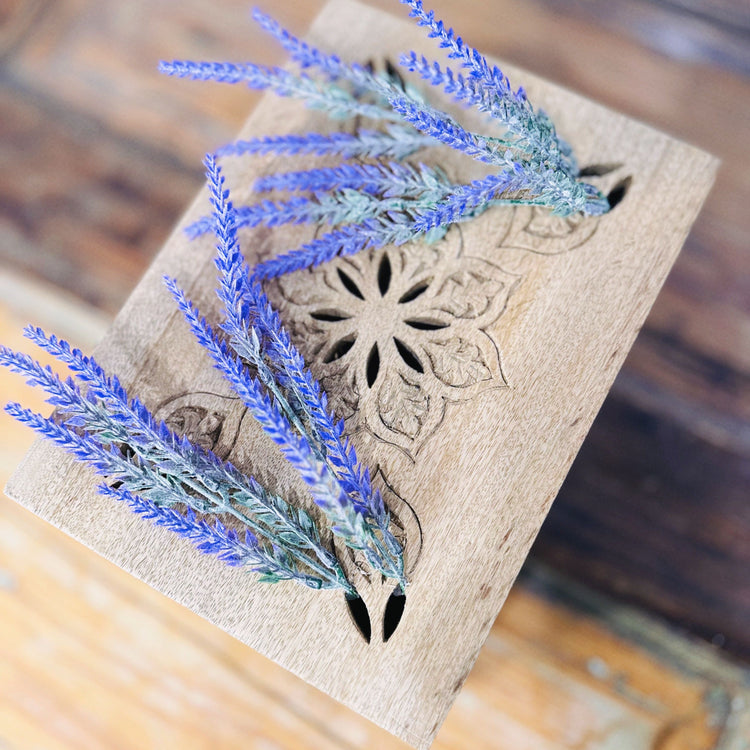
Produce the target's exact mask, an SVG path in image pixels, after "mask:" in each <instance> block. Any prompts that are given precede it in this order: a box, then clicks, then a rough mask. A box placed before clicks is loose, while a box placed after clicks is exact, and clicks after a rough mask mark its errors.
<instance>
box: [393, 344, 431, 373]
mask: <svg viewBox="0 0 750 750" xmlns="http://www.w3.org/2000/svg"><path fill="white" fill-rule="evenodd" d="M393 343H394V344H395V345H396V349H397V350H398V353H399V354H400V355H401V359H403V360H404V363H405V364H406V365H408V366H409V367H411V369H412V370H416V371H417V372H420V373H421V372H424V367H423V366H422V363H421V362H420V361H419V357H417V355H416V354H415V353H414V352H413V351H412V350H411V349H410V348H409V347H408V346H407V345H406V344H405V343H404V342H403V341H401V339H397V338H396V337H395V336H394V337H393Z"/></svg>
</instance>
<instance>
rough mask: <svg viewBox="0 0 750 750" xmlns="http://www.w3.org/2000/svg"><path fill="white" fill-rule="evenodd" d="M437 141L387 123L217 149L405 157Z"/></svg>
mask: <svg viewBox="0 0 750 750" xmlns="http://www.w3.org/2000/svg"><path fill="white" fill-rule="evenodd" d="M435 143H436V141H435V140H434V139H433V138H430V137H429V136H426V135H424V134H422V133H418V132H416V131H415V130H414V129H413V128H405V127H403V126H400V125H393V124H389V125H386V128H385V132H382V133H381V132H379V131H377V130H367V129H361V130H358V131H357V132H356V133H329V134H326V135H323V134H321V133H305V134H304V135H295V134H290V135H277V136H266V137H262V138H250V139H247V140H238V141H235V142H234V143H228V144H226V145H225V146H221V147H220V148H218V149H217V150H216V156H241V155H243V154H259V155H262V154H288V155H292V156H294V155H297V154H317V155H318V156H326V155H329V154H339V155H340V156H342V157H343V158H344V159H353V158H370V159H381V158H383V159H396V160H401V159H405V158H406V157H407V156H410V155H411V154H413V153H416V152H417V151H419V150H420V149H423V148H429V147H430V146H434V145H435Z"/></svg>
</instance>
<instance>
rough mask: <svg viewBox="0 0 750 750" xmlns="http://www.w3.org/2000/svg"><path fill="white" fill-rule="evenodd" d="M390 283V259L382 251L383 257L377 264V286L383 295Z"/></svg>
mask: <svg viewBox="0 0 750 750" xmlns="http://www.w3.org/2000/svg"><path fill="white" fill-rule="evenodd" d="M390 285H391V261H390V260H389V259H388V253H383V257H382V258H381V259H380V266H378V288H379V289H380V294H382V295H383V296H384V297H385V295H386V292H387V291H388V288H389V287H390Z"/></svg>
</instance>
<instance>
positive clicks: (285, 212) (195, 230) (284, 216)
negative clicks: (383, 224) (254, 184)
mask: <svg viewBox="0 0 750 750" xmlns="http://www.w3.org/2000/svg"><path fill="white" fill-rule="evenodd" d="M448 192H449V187H445V188H443V189H441V190H437V189H436V190H434V191H432V192H430V193H427V194H425V195H422V196H417V197H414V198H411V197H408V196H407V197H406V198H401V197H397V198H395V197H394V198H385V197H380V196H375V195H369V194H368V193H366V192H359V191H357V190H353V189H346V190H341V191H339V192H336V193H323V192H321V193H318V194H316V195H315V196H313V197H312V198H300V197H295V198H292V199H290V200H288V201H270V200H264V201H260V202H259V203H254V204H252V205H249V206H238V207H237V209H236V226H237V228H238V229H240V228H245V227H250V228H252V227H257V226H259V225H261V224H264V225H265V226H269V227H278V226H281V225H283V224H329V225H331V226H335V225H338V224H352V223H358V222H361V221H364V220H365V219H367V218H370V217H374V216H380V215H381V214H389V213H391V212H393V211H404V210H407V209H408V208H410V207H416V206H417V205H425V206H429V205H432V204H434V203H435V202H436V201H438V200H439V199H440V198H441V197H443V196H445V195H446V194H447V193H448ZM214 226H215V222H214V219H213V217H212V216H204V217H201V218H200V219H198V220H197V221H196V222H194V223H193V224H191V225H190V226H188V227H187V228H186V229H185V233H186V234H187V236H188V237H190V238H191V239H194V238H196V237H198V236H200V235H202V234H206V233H208V232H211V231H213V229H214ZM243 356H245V355H244V354H243Z"/></svg>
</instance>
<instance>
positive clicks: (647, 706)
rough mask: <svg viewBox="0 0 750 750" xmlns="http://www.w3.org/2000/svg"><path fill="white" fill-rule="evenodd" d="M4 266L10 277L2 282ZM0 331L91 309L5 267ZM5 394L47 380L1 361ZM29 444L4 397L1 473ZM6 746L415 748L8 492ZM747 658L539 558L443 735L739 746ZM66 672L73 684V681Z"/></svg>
mask: <svg viewBox="0 0 750 750" xmlns="http://www.w3.org/2000/svg"><path fill="white" fill-rule="evenodd" d="M6 281H7V282H10V279H9V278H8V277H0V282H3V283H0V288H2V289H4V290H5V289H7V287H8V284H5V283H4V282H6ZM13 281H14V282H15V284H16V285H17V286H19V287H23V295H18V294H9V295H7V297H6V296H5V295H3V296H2V299H3V302H2V303H0V340H2V341H3V342H4V343H6V344H7V345H10V346H12V347H13V348H15V349H24V350H28V351H32V350H33V347H32V346H31V345H30V344H29V342H26V341H25V340H23V339H21V337H20V330H21V327H22V326H23V325H24V324H25V323H26V322H27V321H28V320H33V321H34V322H35V323H36V324H39V325H43V326H45V327H46V328H48V329H49V330H50V331H54V332H55V333H57V334H58V335H63V336H66V337H67V338H68V339H70V340H71V341H72V342H73V343H74V344H76V345H79V346H84V347H86V348H89V347H91V346H93V344H94V342H95V341H96V340H97V339H98V336H99V335H100V332H101V327H100V325H99V324H97V323H96V322H95V321H96V318H95V315H94V313H93V311H91V310H86V309H84V308H81V306H80V305H78V306H77V308H76V306H75V305H71V304H68V302H67V301H66V300H64V299H62V298H61V297H60V296H59V293H55V292H54V290H51V289H44V288H39V287H38V286H36V285H31V284H29V283H27V282H24V280H23V279H18V278H15V279H13ZM0 392H1V393H3V395H4V396H5V397H6V398H13V399H20V400H22V401H23V402H24V403H27V404H29V405H30V406H33V407H34V408H40V406H41V401H40V394H39V393H38V392H37V391H36V390H34V389H32V388H30V387H28V386H25V385H23V384H22V383H21V382H20V380H19V378H18V377H16V376H14V375H12V374H11V373H9V372H7V371H6V370H4V369H3V370H0ZM30 443H31V435H30V433H29V431H28V430H26V429H25V428H24V427H22V426H21V425H19V424H18V423H16V422H14V421H13V420H11V419H10V418H9V417H7V416H6V415H5V414H3V413H1V412H0V455H2V457H3V462H2V464H0V482H4V481H5V480H6V478H7V476H8V473H9V471H10V468H9V467H10V466H12V465H13V463H14V462H17V461H19V460H20V459H21V457H22V456H23V453H24V452H25V450H26V449H27V448H28V446H29V444H30ZM0 610H2V612H3V617H2V618H0V746H2V747H4V748H5V747H7V748H13V749H14V750H15V749H16V748H18V750H22V749H23V750H25V749H26V748H32V747H43V748H45V749H46V750H73V748H75V749H76V750H81V748H86V749H87V748H92V749H93V748H95V749H96V750H104V749H106V750H111V748H117V749H118V750H143V749H144V748H151V747H154V748H158V747H179V748H201V750H202V749H203V748H212V747H216V743H217V739H220V740H221V742H222V743H223V744H224V745H226V746H227V747H234V746H240V745H241V746H243V747H250V748H253V750H268V749H269V748H279V747H283V748H285V750H298V749H299V750H302V749H303V748H309V747H310V746H311V742H315V743H316V747H317V746H320V747H334V748H337V749H338V748H340V749H341V750H353V749H355V748H356V749H359V748H361V750H366V749H367V748H374V747H377V748H379V749H382V750H390V749H391V748H392V749H393V750H396V749H397V748H403V747H405V745H404V744H403V743H402V742H401V741H399V740H397V739H396V738H394V737H392V736H391V735H388V734H386V733H385V732H384V731H383V730H380V729H378V728H377V727H376V726H374V725H373V724H372V723H370V722H368V721H366V720H365V719H363V718H362V717H360V716H358V715H357V714H355V713H354V712H353V711H351V710H349V709H346V708H344V707H343V706H342V705H341V704H340V703H337V702H335V701H334V700H332V699H331V698H329V697H328V696H326V695H325V694H323V693H321V692H319V691H317V690H315V689H314V688H312V687H310V686H309V685H307V684H306V683H304V682H303V681H302V680H300V679H298V678H296V677H294V676H292V675H290V674H289V673H288V672H286V671H285V670H283V669H281V668H280V667H279V666H277V665H275V664H274V663H273V662H271V661H270V660H268V659H266V658H265V657H263V656H261V655H260V654H258V653H256V652H254V651H253V650H252V649H249V648H248V647H246V646H245V645H244V644H242V643H240V642H239V641H237V640H235V639H234V638H232V637H230V636H229V635H227V634H225V633H223V632H222V631H220V630H217V629H216V628H214V627H213V626H212V625H211V624H210V623H208V622H206V621H205V620H203V619H202V618H200V617H198V616H196V615H195V614H193V613H191V612H189V611H187V610H185V609H184V608H183V607H180V606H179V605H178V604H176V603H175V602H173V601H172V600H170V599H168V598H167V597H165V596H163V595H161V594H159V593H158V592H157V591H155V590H154V589H152V588H150V587H149V586H147V585H145V584H144V583H142V582H141V581H138V580H137V579H135V578H133V577H132V576H129V575H128V574H126V573H125V572H123V571H122V570H120V569H119V568H117V567H116V566H114V565H112V564H110V563H107V562H105V561H103V560H102V559H101V558H100V557H99V556H97V555H95V554H94V553H92V552H91V551H89V550H87V549H85V548H84V547H82V546H81V545H80V544H78V543H77V542H75V541H74V540H73V539H71V538H70V537H69V536H67V535H66V534H64V533H62V532H60V531H59V530H57V529H54V528H53V527H52V526H50V525H49V524H47V523H46V522H44V521H42V520H41V519H39V518H38V517H36V516H34V515H32V514H31V513H29V512H28V511H26V510H24V509H22V508H21V507H19V506H18V505H16V504H15V503H12V502H9V501H5V500H0ZM746 680H747V674H746V671H745V672H743V671H742V670H739V669H735V668H732V667H731V666H730V665H728V664H727V663H726V662H725V661H724V660H722V659H720V658H719V657H718V656H717V655H716V654H714V653H711V650H710V649H708V648H706V647H705V646H701V645H697V644H695V643H691V642H689V641H686V640H683V639H681V638H680V637H678V636H677V635H676V634H675V633H674V632H672V631H670V630H666V629H664V628H662V627H659V626H657V625H656V624H655V623H654V622H653V621H651V620H650V619H647V618H645V617H642V616H639V615H637V614H636V613H635V612H633V611H632V610H629V609H627V608H621V607H618V606H617V605H615V604H614V603H613V602H611V601H606V600H598V599H597V598H595V597H593V596H591V594H590V593H587V592H585V591H579V592H577V593H576V589H575V587H574V585H573V584H572V583H571V582H569V581H565V580H557V579H555V578H554V577H550V576H549V574H545V573H543V571H540V570H538V569H533V570H531V571H529V572H528V573H527V575H526V576H525V578H524V579H523V580H522V581H521V582H520V583H519V584H517V585H516V586H514V588H513V591H512V592H511V594H510V596H509V598H508V601H507V603H506V604H505V606H504V608H503V611H502V614H501V616H500V617H499V618H498V620H497V621H496V623H495V625H494V626H493V628H492V632H491V634H490V636H489V638H488V640H487V642H486V644H485V646H484V648H483V649H482V652H481V653H480V656H479V659H478V660H477V663H476V665H475V667H474V669H473V670H472V672H471V675H470V676H469V678H468V679H467V681H466V683H465V685H464V688H463V690H462V692H461V694H460V696H459V698H458V700H457V701H456V703H455V704H454V708H453V710H452V711H451V712H450V714H449V716H448V719H447V721H446V722H445V724H444V725H443V728H442V730H441V731H440V733H439V734H438V737H437V738H436V741H435V748H436V750H464V748H466V747H467V745H471V747H474V748H491V750H525V749H526V748H528V750H546V748H555V749H556V750H562V749H565V750H601V749H602V748H603V747H611V746H612V745H613V744H615V743H619V744H620V745H621V746H624V747H627V748H628V750H647V749H648V748H652V747H653V746H654V743H655V742H661V743H662V744H661V747H662V749H663V750H664V749H665V748H668V750H682V748H684V747H686V746H687V747H692V748H693V749H694V750H711V749H713V748H717V747H721V748H722V749H723V750H726V749H727V748H731V749H732V750H734V748H735V747H741V744H740V743H741V741H742V738H743V736H744V735H746V734H747V732H748V729H750V711H748V710H747V708H746V707H747V705H750V703H748V695H747V690H746V689H743V684H744V683H746ZM73 686H74V687H75V689H73Z"/></svg>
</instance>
